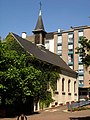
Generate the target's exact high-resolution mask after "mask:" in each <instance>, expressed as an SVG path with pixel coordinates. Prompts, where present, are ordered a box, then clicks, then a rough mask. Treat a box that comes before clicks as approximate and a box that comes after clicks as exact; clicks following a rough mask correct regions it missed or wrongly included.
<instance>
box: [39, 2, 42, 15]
mask: <svg viewBox="0 0 90 120" xmlns="http://www.w3.org/2000/svg"><path fill="white" fill-rule="evenodd" d="M41 8H42V3H41V1H40V11H39V16H41V15H42V11H41Z"/></svg>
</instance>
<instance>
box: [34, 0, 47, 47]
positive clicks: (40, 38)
mask: <svg viewBox="0 0 90 120" xmlns="http://www.w3.org/2000/svg"><path fill="white" fill-rule="evenodd" d="M41 6H42V4H41V2H40V10H39V16H38V21H37V24H36V27H35V29H34V30H33V31H32V32H33V33H34V36H35V37H34V43H35V44H37V45H40V46H41V45H44V44H45V35H46V31H45V29H44V24H43V20H42V10H41Z"/></svg>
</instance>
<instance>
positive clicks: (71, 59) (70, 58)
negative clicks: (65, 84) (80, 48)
mask: <svg viewBox="0 0 90 120" xmlns="http://www.w3.org/2000/svg"><path fill="white" fill-rule="evenodd" d="M68 62H69V63H70V62H73V54H71V55H68Z"/></svg>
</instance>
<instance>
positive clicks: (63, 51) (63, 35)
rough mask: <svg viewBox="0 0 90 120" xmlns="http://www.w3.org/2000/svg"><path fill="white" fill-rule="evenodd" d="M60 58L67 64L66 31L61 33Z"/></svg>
mask: <svg viewBox="0 0 90 120" xmlns="http://www.w3.org/2000/svg"><path fill="white" fill-rule="evenodd" d="M62 59H63V60H64V61H65V62H66V63H67V64H68V33H64V34H62Z"/></svg>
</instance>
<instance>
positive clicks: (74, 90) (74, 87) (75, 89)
mask: <svg viewBox="0 0 90 120" xmlns="http://www.w3.org/2000/svg"><path fill="white" fill-rule="evenodd" d="M74 92H76V81H75V82H74Z"/></svg>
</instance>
